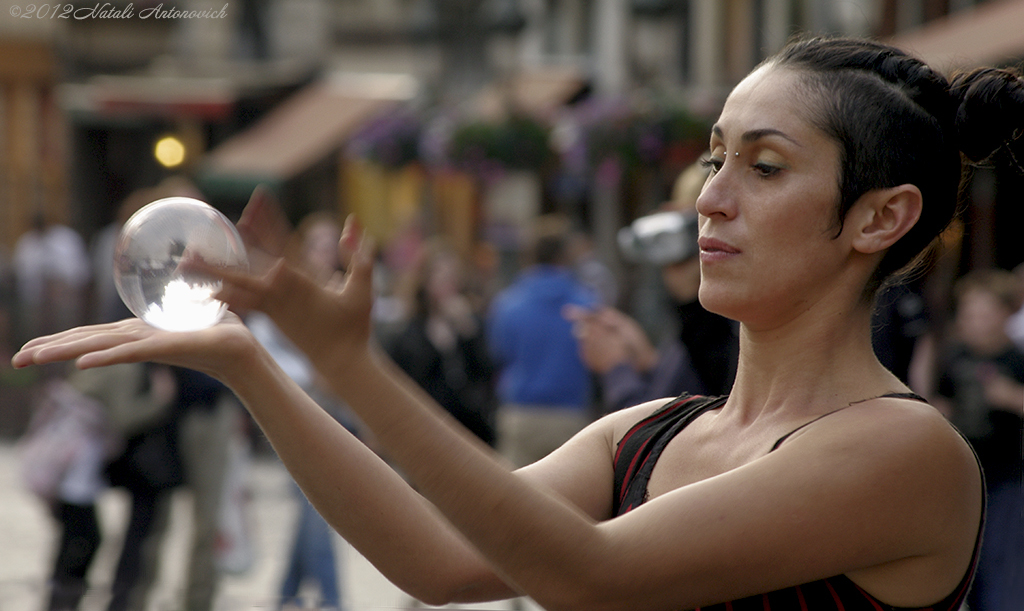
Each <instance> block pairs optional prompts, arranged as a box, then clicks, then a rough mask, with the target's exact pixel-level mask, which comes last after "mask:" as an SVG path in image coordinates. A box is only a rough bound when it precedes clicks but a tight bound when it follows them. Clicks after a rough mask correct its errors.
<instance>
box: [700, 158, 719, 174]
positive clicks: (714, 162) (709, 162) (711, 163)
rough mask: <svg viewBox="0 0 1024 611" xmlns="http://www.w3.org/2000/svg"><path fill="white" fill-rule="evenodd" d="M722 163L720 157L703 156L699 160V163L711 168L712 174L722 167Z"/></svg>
mask: <svg viewBox="0 0 1024 611" xmlns="http://www.w3.org/2000/svg"><path fill="white" fill-rule="evenodd" d="M722 163H724V162H723V161H722V160H721V159H718V158H715V157H704V158H703V159H701V160H700V165H701V166H702V167H705V168H711V173H712V174H714V173H715V172H718V171H719V170H721V169H722Z"/></svg>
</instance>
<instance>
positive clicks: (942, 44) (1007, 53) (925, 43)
mask: <svg viewBox="0 0 1024 611" xmlns="http://www.w3.org/2000/svg"><path fill="white" fill-rule="evenodd" d="M890 42H891V43H892V44H893V45H895V46H897V47H899V48H901V49H904V50H906V51H908V52H911V53H914V54H915V55H917V56H919V57H920V58H921V59H923V60H924V61H925V62H927V63H928V64H930V65H932V66H934V67H936V68H939V69H940V70H944V71H947V72H948V71H950V70H953V69H957V68H967V67H971V66H980V65H1005V64H1009V63H1013V64H1016V63H1019V62H1020V61H1021V59H1024V0H992V1H991V2H986V3H984V4H979V5H978V6H976V7H975V8H973V9H965V10H963V11H959V12H956V13H953V14H952V15H950V16H948V17H945V18H942V19H937V20H935V21H931V22H929V23H928V24H926V25H925V26H924V27H922V28H920V29H917V30H913V31H909V32H905V33H901V34H899V35H897V36H895V37H894V38H892V39H891V41H890Z"/></svg>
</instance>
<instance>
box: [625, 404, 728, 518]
mask: <svg viewBox="0 0 1024 611" xmlns="http://www.w3.org/2000/svg"><path fill="white" fill-rule="evenodd" d="M727 398H728V397H725V396H722V397H706V396H701V395H688V394H684V395H681V396H679V397H677V398H676V399H673V400H672V401H669V402H668V403H667V404H665V405H664V406H663V407H661V408H660V409H658V410H657V411H655V412H654V413H652V414H651V415H650V416H648V417H646V418H644V419H642V420H640V421H639V422H637V423H636V424H634V425H633V426H632V427H631V428H630V429H629V431H627V432H626V434H625V435H623V436H622V439H620V440H619V443H618V446H617V448H616V452H615V458H614V461H613V467H614V472H615V480H614V486H615V488H614V503H613V507H612V509H613V515H620V514H623V513H626V512H627V511H630V510H631V509H633V508H635V507H636V506H638V505H640V504H641V503H643V502H644V501H645V500H646V499H647V481H648V479H650V475H651V471H652V470H653V469H654V465H655V464H656V463H657V462H658V457H659V456H660V455H661V452H662V450H664V448H665V446H666V445H667V444H668V442H669V441H671V440H672V438H673V437H675V436H676V434H678V433H679V431H681V430H683V429H684V428H686V426H687V425H688V424H690V423H691V422H693V421H694V420H695V419H696V418H697V417H698V416H700V415H701V414H703V413H705V412H707V411H709V410H712V409H715V408H717V407H721V406H722V405H723V404H724V403H725V400H726V399H727Z"/></svg>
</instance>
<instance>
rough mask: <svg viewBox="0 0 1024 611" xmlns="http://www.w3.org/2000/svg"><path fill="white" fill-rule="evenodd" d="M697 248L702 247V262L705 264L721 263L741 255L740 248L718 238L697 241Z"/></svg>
mask: <svg viewBox="0 0 1024 611" xmlns="http://www.w3.org/2000/svg"><path fill="white" fill-rule="evenodd" d="M697 246H699V247H700V260H701V261H702V262H705V263H710V262H712V261H721V260H723V259H728V258H729V257H732V256H734V255H738V254H740V250H739V249H738V248H736V247H734V246H731V245H729V244H726V243H725V242H723V241H721V240H719V239H716V238H700V239H699V240H697Z"/></svg>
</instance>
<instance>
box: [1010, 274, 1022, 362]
mask: <svg viewBox="0 0 1024 611" xmlns="http://www.w3.org/2000/svg"><path fill="white" fill-rule="evenodd" d="M1013 273H1014V275H1015V276H1017V281H1018V282H1019V283H1020V285H1021V286H1024V263H1021V264H1020V265H1018V266H1017V267H1015V268H1013ZM1006 334H1007V335H1009V336H1010V339H1011V340H1013V343H1014V345H1016V346H1017V349H1018V350H1020V351H1022V352H1024V304H1022V305H1021V307H1020V308H1018V309H1017V311H1016V312H1014V313H1013V315H1012V316H1010V320H1008V321H1006Z"/></svg>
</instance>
